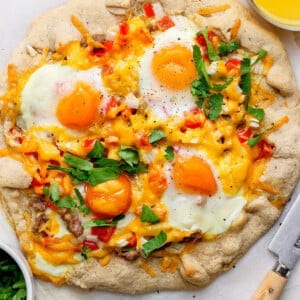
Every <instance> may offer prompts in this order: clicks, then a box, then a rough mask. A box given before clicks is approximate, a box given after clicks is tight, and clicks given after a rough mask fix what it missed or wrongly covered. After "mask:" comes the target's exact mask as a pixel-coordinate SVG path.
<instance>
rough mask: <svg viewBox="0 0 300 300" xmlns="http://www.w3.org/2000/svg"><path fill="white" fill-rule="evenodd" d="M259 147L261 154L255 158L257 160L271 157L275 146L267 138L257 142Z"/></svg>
mask: <svg viewBox="0 0 300 300" xmlns="http://www.w3.org/2000/svg"><path fill="white" fill-rule="evenodd" d="M257 147H258V149H259V154H258V156H257V157H256V158H255V160H259V159H262V158H270V157H271V156H272V155H273V152H274V149H275V146H274V145H273V144H271V143H269V142H267V141H266V140H264V139H263V140H260V141H259V142H258V144H257Z"/></svg>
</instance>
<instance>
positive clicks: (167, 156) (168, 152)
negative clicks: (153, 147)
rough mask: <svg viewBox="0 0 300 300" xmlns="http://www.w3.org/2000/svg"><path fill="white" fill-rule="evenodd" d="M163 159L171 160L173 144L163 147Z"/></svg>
mask: <svg viewBox="0 0 300 300" xmlns="http://www.w3.org/2000/svg"><path fill="white" fill-rule="evenodd" d="M164 156H165V159H166V160H173V159H174V148H173V146H167V147H166V149H165V155H164Z"/></svg>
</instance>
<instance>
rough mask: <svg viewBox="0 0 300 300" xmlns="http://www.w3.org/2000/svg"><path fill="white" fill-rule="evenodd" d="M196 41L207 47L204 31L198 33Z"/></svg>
mask: <svg viewBox="0 0 300 300" xmlns="http://www.w3.org/2000/svg"><path fill="white" fill-rule="evenodd" d="M196 41H197V43H198V44H199V45H200V46H201V47H205V48H206V47H207V45H206V41H205V38H204V35H203V34H202V33H200V34H198V35H197V37H196Z"/></svg>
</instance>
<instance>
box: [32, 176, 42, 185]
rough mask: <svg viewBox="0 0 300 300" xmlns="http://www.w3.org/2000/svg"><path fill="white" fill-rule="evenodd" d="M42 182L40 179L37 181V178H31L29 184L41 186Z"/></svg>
mask: <svg viewBox="0 0 300 300" xmlns="http://www.w3.org/2000/svg"><path fill="white" fill-rule="evenodd" d="M43 185H44V184H43V183H42V182H40V181H38V180H37V179H35V178H32V180H31V186H43Z"/></svg>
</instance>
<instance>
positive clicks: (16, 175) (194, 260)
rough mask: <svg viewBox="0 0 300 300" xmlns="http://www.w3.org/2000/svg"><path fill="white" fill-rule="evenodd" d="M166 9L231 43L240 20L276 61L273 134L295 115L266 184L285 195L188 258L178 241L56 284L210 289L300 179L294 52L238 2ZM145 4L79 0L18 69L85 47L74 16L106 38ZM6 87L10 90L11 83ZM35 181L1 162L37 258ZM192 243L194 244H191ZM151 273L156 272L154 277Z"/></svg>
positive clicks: (249, 209)
mask: <svg viewBox="0 0 300 300" xmlns="http://www.w3.org/2000/svg"><path fill="white" fill-rule="evenodd" d="M155 2H157V1H155ZM160 3H161V5H162V8H163V9H164V11H165V13H166V14H168V15H183V16H187V17H188V18H191V19H193V20H194V22H195V23H196V24H197V25H198V26H199V27H201V28H204V27H206V26H208V27H209V28H212V29H214V30H215V31H216V32H218V34H220V35H221V36H222V38H223V39H224V41H229V40H230V34H231V30H232V27H233V26H234V24H235V22H236V20H240V22H241V23H240V28H239V31H238V34H237V38H236V39H237V40H238V41H239V42H240V44H241V46H242V47H243V48H244V49H246V50H248V51H251V52H254V53H258V52H259V50H260V49H264V50H266V51H267V52H268V54H269V55H270V56H272V57H273V65H272V66H271V68H270V70H269V72H268V73H267V76H266V79H265V83H264V84H265V86H266V87H268V88H270V89H271V90H272V91H273V92H275V94H276V100H275V101H274V102H273V103H272V104H271V105H270V106H268V107H267V108H266V109H265V113H266V118H265V120H264V122H265V124H266V125H265V128H268V127H270V126H272V124H274V122H275V121H276V120H278V119H280V118H282V116H288V122H287V123H286V124H284V125H283V126H281V127H280V128H278V129H277V130H274V131H272V132H271V133H270V135H269V136H268V141H269V142H270V143H272V144H274V145H276V147H275V150H274V153H273V156H272V158H271V159H270V160H269V161H268V163H267V165H266V169H265V171H264V172H263V174H262V176H261V177H260V182H262V183H263V184H265V185H268V186H272V187H274V188H275V187H276V190H277V191H279V192H274V190H273V191H269V192H267V191H263V192H261V193H260V195H259V196H257V197H256V198H255V199H253V200H252V201H250V202H249V203H247V204H246V205H245V207H244V209H243V211H242V212H241V213H240V215H239V217H238V218H237V219H235V220H234V222H233V224H232V225H231V227H230V229H229V230H227V231H226V232H225V233H223V234H220V235H219V236H217V237H215V238H213V239H211V240H210V239H207V240H196V239H195V240H194V241H192V243H193V245H192V246H190V247H186V249H185V250H184V251H183V252H182V248H183V247H184V245H185V244H184V243H171V244H170V245H168V246H167V247H165V248H164V249H163V250H162V251H161V252H160V251H158V252H154V254H153V255H152V256H151V257H148V258H147V259H144V258H138V259H136V260H133V261H128V260H125V259H124V258H123V257H121V256H119V255H116V254H111V255H110V262H109V263H108V264H106V265H104V266H103V265H101V264H100V263H99V259H94V258H89V259H88V260H83V261H81V262H80V263H77V264H73V265H72V267H71V268H69V267H68V268H66V270H67V271H66V272H65V273H64V278H63V280H58V281H56V283H58V284H69V285H76V286H79V287H81V288H85V289H89V288H96V289H101V290H107V291H114V292H116V291H117V292H122V293H145V292H148V291H154V290H158V289H160V290H162V289H167V290H175V289H176V290H178V289H185V290H189V289H197V288H200V287H204V286H206V285H208V284H209V283H210V282H211V281H212V280H213V279H215V278H216V277H217V276H218V275H220V274H221V273H222V272H224V271H227V270H229V269H231V268H232V266H233V265H234V264H235V263H236V262H237V261H238V259H239V258H240V257H241V256H242V255H243V254H244V253H245V252H246V251H247V250H248V249H249V247H250V246H251V245H252V244H253V243H254V242H255V241H256V240H257V239H258V238H259V237H261V236H262V234H263V233H265V232H266V231H267V230H268V229H269V228H270V227H271V226H272V224H273V223H274V222H275V220H276V219H277V218H278V217H279V215H280V213H281V211H282V207H283V205H284V203H285V202H286V201H287V200H288V198H289V195H290V193H291V191H292V190H293V188H294V186H295V184H296V182H297V180H298V178H299V170H300V168H299V167H300V163H299V157H300V146H299V145H300V143H299V139H300V134H299V122H300V118H299V117H300V113H299V111H300V108H299V103H300V94H299V92H298V91H297V90H296V84H295V79H294V75H293V72H292V69H291V67H290V63H289V61H288V58H287V54H286V52H285V50H284V48H283V46H282V44H281V42H280V41H279V40H278V38H277V37H276V36H275V35H274V34H271V33H270V32H268V31H266V30H265V29H263V28H262V27H260V25H259V24H257V23H256V21H255V20H254V19H253V18H252V17H251V15H250V14H249V12H248V11H246V9H245V8H243V7H242V6H241V5H240V4H239V3H237V1H233V0H224V1H223V0H216V1H212V0H211V1H210V0H204V1H196V0H187V1H171V0H170V1H169V0H165V1H164V0H161V1H160ZM142 5H143V2H142V1H132V0H124V1H123V0H119V1H117V0H107V1H96V0H85V1H83V0H72V1H70V2H69V3H68V4H66V5H64V6H62V7H60V8H57V9H55V10H53V11H50V12H48V13H46V14H45V15H43V16H41V17H40V18H38V19H37V20H36V21H35V22H34V23H33V24H32V27H31V28H30V30H29V32H28V34H27V36H26V38H25V39H24V41H23V42H22V43H21V44H20V46H19V47H18V48H17V50H16V51H15V52H14V54H13V56H12V58H11V61H10V64H14V65H15V66H16V68H17V69H18V70H20V71H21V70H26V69H28V68H31V67H32V66H33V65H35V64H38V63H40V60H41V57H42V55H43V50H44V49H48V50H49V52H50V53H51V52H52V53H54V52H55V51H56V49H57V48H58V47H60V46H61V45H63V44H66V43H68V42H70V41H74V40H81V41H82V42H83V43H84V42H85V41H84V39H83V37H82V34H81V33H80V32H79V31H78V30H77V29H76V28H75V26H74V24H72V22H71V21H70V17H71V16H72V15H73V16H76V17H77V18H78V19H80V21H81V22H82V23H83V24H84V26H85V27H86V29H87V30H88V32H89V33H90V34H91V36H94V35H101V34H106V33H107V32H108V31H109V30H110V29H111V28H112V27H113V26H114V25H118V24H119V23H120V22H121V21H123V20H124V19H125V17H126V16H127V15H132V14H133V15H134V14H135V13H136V12H138V11H140V10H141V7H142ZM223 5H229V7H228V8H227V9H226V10H222V11H220V12H215V13H211V14H208V15H201V14H198V13H196V12H197V11H198V10H199V9H200V8H207V7H210V6H223ZM3 85H4V86H5V83H3ZM2 122H3V120H2ZM2 124H3V126H2V138H1V144H2V148H6V144H5V138H4V135H5V134H6V132H7V129H6V123H5V122H3V123H2ZM3 153H5V151H4V150H3ZM31 182H32V177H31V176H30V175H29V174H28V172H26V171H25V170H24V168H23V167H22V165H21V164H20V162H18V161H15V160H13V159H11V158H10V157H6V156H5V155H4V156H3V157H1V159H0V185H1V187H2V188H1V199H2V206H3V209H4V210H5V212H6V214H7V216H8V218H9V220H10V221H11V222H12V224H13V225H14V227H15V230H16V232H17V234H18V237H19V240H20V243H21V246H22V248H23V250H24V252H25V254H26V255H27V257H28V259H29V260H30V258H31V257H33V256H34V255H35V254H34V253H33V252H32V249H33V248H32V247H33V246H32V240H31V237H30V231H31V228H29V227H28V226H30V225H32V224H33V223H34V220H35V218H36V215H35V214H36V211H35V210H34V209H33V208H32V205H31V204H30V203H32V201H34V199H35V197H36V196H35V195H34V194H33V193H32V192H31V191H30V184H31ZM254 184H255V183H254ZM187 244H191V241H189V243H187ZM166 253H169V254H170V253H171V254H172V255H173V256H174V257H175V256H176V255H177V256H176V259H178V260H179V263H178V265H177V268H176V270H175V271H173V272H169V271H166V270H164V269H163V268H162V267H161V263H162V260H163V259H164V256H166ZM179 253H180V255H179ZM143 264H144V265H143ZM145 264H146V267H145ZM142 265H143V267H142ZM54 268H57V269H59V268H62V267H61V266H55V267H54ZM145 268H148V272H147V271H145ZM149 269H150V271H149ZM34 273H35V274H36V275H38V276H40V277H41V278H45V279H46V280H52V279H51V278H49V277H47V276H45V274H43V273H41V272H39V271H38V270H37V269H34ZM51 274H52V273H51ZM52 281H54V282H55V280H52Z"/></svg>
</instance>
